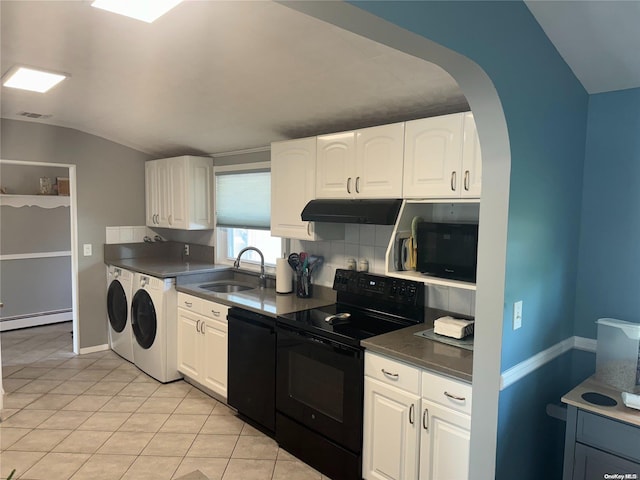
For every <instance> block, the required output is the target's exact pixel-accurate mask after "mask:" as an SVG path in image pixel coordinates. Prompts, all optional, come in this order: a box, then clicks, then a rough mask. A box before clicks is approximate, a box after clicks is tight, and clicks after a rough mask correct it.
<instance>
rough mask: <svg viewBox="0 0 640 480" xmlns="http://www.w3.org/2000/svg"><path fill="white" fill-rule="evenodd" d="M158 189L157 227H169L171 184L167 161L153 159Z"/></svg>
mask: <svg viewBox="0 0 640 480" xmlns="http://www.w3.org/2000/svg"><path fill="white" fill-rule="evenodd" d="M155 164H156V174H157V183H156V186H157V190H158V216H157V217H156V218H157V220H158V221H157V222H156V226H157V227H170V225H169V214H170V213H171V199H170V192H171V185H170V183H169V162H167V161H166V160H164V159H162V160H155Z"/></svg>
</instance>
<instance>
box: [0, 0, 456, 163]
mask: <svg viewBox="0 0 640 480" xmlns="http://www.w3.org/2000/svg"><path fill="white" fill-rule="evenodd" d="M1 8H2V11H1V21H2V24H1V31H2V52H1V60H2V62H1V68H2V73H3V74H4V73H5V72H6V71H7V70H8V69H10V68H11V67H12V66H13V65H14V64H16V63H21V64H28V65H33V66H38V67H42V68H49V69H53V70H57V71H63V72H68V73H70V74H71V77H70V78H69V79H67V80H65V81H64V82H63V83H61V84H60V85H59V86H57V87H55V88H54V89H52V90H51V91H50V92H48V93H46V94H36V93H30V92H21V91H18V90H12V89H8V88H2V99H1V100H2V116H3V117H4V118H20V119H24V117H20V116H18V115H17V114H18V113H19V112H25V111H26V112H33V113H39V114H45V115H47V114H51V115H52V116H51V117H50V118H48V119H41V120H35V121H39V122H45V123H49V124H55V125H60V126H66V127H72V128H76V129H79V130H82V131H85V132H89V133H93V134H96V135H99V136H102V137H105V138H108V139H110V140H113V141H115V142H118V143H121V144H124V145H128V146H131V147H134V148H137V149H139V150H142V151H145V152H149V153H152V154H155V155H159V156H166V155H173V154H184V153H196V154H199V153H204V154H211V153H217V152H229V151H235V150H238V149H250V148H256V147H264V146H267V145H269V143H270V142H271V141H274V140H282V139H287V138H296V137H303V136H308V135H315V134H319V133H329V132H335V131H340V130H345V129H351V128H357V127H363V126H369V125H376V124H381V123H389V122H393V121H402V120H406V119H409V118H419V117H423V116H429V115H434V114H439V113H443V112H447V111H461V110H466V109H468V105H467V102H466V99H465V98H464V96H463V95H462V93H461V91H460V90H459V88H458V86H457V84H456V83H455V81H454V80H453V79H452V78H451V77H450V76H449V75H448V74H447V73H446V72H444V70H442V69H441V68H439V67H437V66H436V65H433V64H429V63H427V62H424V61H421V60H418V59H416V58H414V57H411V56H409V55H406V54H404V53H401V52H398V51H396V50H393V49H390V48H388V47H385V46H383V45H380V44H377V43H375V42H372V41H370V40H366V39H363V38H361V37H359V36H357V35H355V34H352V33H349V32H345V31H344V30H341V29H339V28H337V27H334V26H332V25H328V24H326V23H323V22H321V21H319V20H316V19H313V18H311V17H308V16H306V15H304V14H301V13H299V12H296V11H294V10H292V9H290V8H288V7H285V6H283V5H280V4H277V3H273V2H263V1H260V2H239V1H232V2H226V1H215V2H214V1H191V2H186V3H183V4H181V5H179V6H178V7H176V8H175V9H174V10H172V11H170V12H169V13H168V14H166V15H165V16H164V17H161V18H160V19H159V20H157V21H156V22H154V23H153V24H146V23H143V22H140V21H136V20H132V19H128V18H126V17H123V16H120V15H115V14H112V13H109V12H105V11H102V10H98V9H96V8H93V7H91V6H90V1H86V0H85V1H49V2H32V1H17V2H16V1H2V3H1Z"/></svg>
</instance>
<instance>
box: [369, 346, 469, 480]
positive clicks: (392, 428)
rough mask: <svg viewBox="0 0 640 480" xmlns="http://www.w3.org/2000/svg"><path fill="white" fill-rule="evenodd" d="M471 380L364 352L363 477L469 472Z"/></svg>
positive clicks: (447, 477)
mask: <svg viewBox="0 0 640 480" xmlns="http://www.w3.org/2000/svg"><path fill="white" fill-rule="evenodd" d="M470 413H471V385H469V384H466V383H464V382H460V381H457V380H454V379H450V378H447V377H443V376H441V375H436V374H433V373H431V372H426V371H422V370H421V369H419V368H417V367H413V366H410V365H407V364H405V363H402V362H398V361H396V360H392V359H390V358H387V357H385V356H382V355H378V354H375V353H370V352H365V394H364V428H363V430H364V438H363V442H364V445H363V467H362V470H363V477H364V478H365V479H367V480H383V479H384V480H409V479H411V480H415V479H420V480H427V479H429V480H451V479H455V480H464V479H466V478H467V477H468V468H469V436H470V428H471V415H470Z"/></svg>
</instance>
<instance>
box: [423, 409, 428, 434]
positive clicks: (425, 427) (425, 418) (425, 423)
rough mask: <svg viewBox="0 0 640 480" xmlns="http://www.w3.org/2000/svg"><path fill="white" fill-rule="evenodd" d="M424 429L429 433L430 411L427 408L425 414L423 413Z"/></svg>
mask: <svg viewBox="0 0 640 480" xmlns="http://www.w3.org/2000/svg"><path fill="white" fill-rule="evenodd" d="M422 428H424V429H425V430H426V431H427V432H428V431H429V409H428V408H425V409H424V412H422Z"/></svg>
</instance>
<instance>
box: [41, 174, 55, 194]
mask: <svg viewBox="0 0 640 480" xmlns="http://www.w3.org/2000/svg"><path fill="white" fill-rule="evenodd" d="M40 195H53V183H52V182H51V179H50V178H49V177H40Z"/></svg>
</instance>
